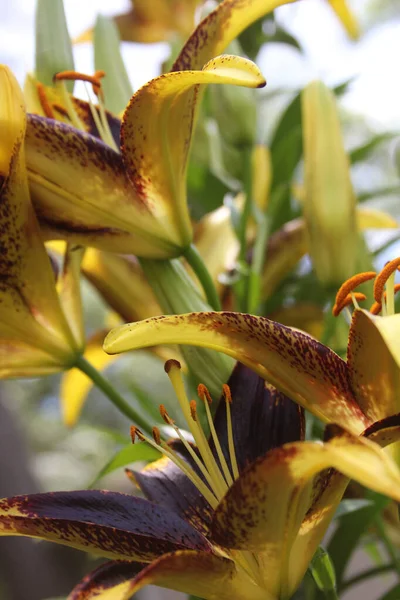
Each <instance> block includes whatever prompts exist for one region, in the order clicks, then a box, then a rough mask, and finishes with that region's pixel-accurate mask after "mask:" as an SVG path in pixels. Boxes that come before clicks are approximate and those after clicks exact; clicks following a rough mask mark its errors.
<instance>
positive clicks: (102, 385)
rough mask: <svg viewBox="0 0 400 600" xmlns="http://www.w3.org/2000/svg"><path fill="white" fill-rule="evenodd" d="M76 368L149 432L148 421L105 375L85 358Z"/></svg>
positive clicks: (130, 418)
mask: <svg viewBox="0 0 400 600" xmlns="http://www.w3.org/2000/svg"><path fill="white" fill-rule="evenodd" d="M75 367H76V368H77V369H80V370H81V371H82V373H85V375H87V377H89V379H91V380H92V381H93V383H94V384H95V386H97V387H98V388H99V389H100V390H101V391H102V392H103V394H104V395H105V396H107V398H108V399H109V400H111V402H112V403H113V404H114V406H116V408H118V410H119V411H120V412H121V413H122V414H123V415H125V416H126V417H128V419H129V420H130V421H133V422H134V423H136V424H137V425H139V427H143V429H144V430H146V431H147V430H148V425H147V423H146V421H145V420H144V419H143V418H142V417H141V416H140V415H139V414H138V413H137V412H136V411H135V409H134V408H132V406H130V405H129V404H128V403H127V402H126V400H124V398H123V397H122V396H121V394H120V393H119V392H117V390H116V389H115V388H114V387H113V386H112V385H111V383H110V382H109V381H108V380H107V379H106V378H105V377H103V375H102V374H101V373H100V372H99V371H98V370H97V369H96V368H95V367H94V366H93V365H91V364H90V362H89V361H87V360H86V358H84V357H83V356H80V357H79V358H78V360H77V361H76V364H75Z"/></svg>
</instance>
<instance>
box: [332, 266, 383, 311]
mask: <svg viewBox="0 0 400 600" xmlns="http://www.w3.org/2000/svg"><path fill="white" fill-rule="evenodd" d="M375 277H376V273H375V271H366V272H365V273H357V275H353V277H350V278H349V279H347V280H346V281H345V282H344V283H343V284H342V285H341V286H340V288H339V290H338V293H337V294H336V298H335V304H334V306H333V308H332V314H333V316H334V317H337V316H338V315H339V314H340V312H341V311H342V309H343V308H344V307H345V306H347V304H343V303H344V302H345V301H346V300H347V298H348V295H349V294H351V292H353V291H354V290H355V289H356V288H357V287H358V286H359V285H361V284H362V283H365V282H366V281H370V280H371V279H374V278H375ZM350 297H351V296H350Z"/></svg>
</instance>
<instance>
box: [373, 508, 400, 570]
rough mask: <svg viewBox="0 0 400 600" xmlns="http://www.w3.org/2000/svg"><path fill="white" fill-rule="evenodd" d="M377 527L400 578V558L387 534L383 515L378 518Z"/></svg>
mask: <svg viewBox="0 0 400 600" xmlns="http://www.w3.org/2000/svg"><path fill="white" fill-rule="evenodd" d="M375 526H376V528H377V530H378V534H379V537H380V538H381V540H382V542H383V544H384V546H385V548H386V552H387V553H388V555H389V558H390V559H391V561H392V563H393V566H394V569H395V570H396V571H397V574H398V575H399V576H400V557H399V556H398V554H397V551H396V548H395V547H394V546H393V544H392V542H391V540H390V539H389V537H388V535H387V533H386V529H385V525H384V522H383V519H382V516H381V515H379V516H378V517H377V518H376V520H375Z"/></svg>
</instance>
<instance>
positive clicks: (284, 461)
mask: <svg viewBox="0 0 400 600" xmlns="http://www.w3.org/2000/svg"><path fill="white" fill-rule="evenodd" d="M333 432H334V433H335V437H333V438H332V439H330V440H329V441H328V442H325V443H319V442H298V443H292V444H286V445H285V446H283V447H281V448H276V449H274V450H271V451H270V452H268V453H267V454H266V455H265V456H264V457H261V458H260V459H258V460H257V461H256V462H255V463H253V464H252V465H251V466H250V467H249V468H248V469H246V471H245V472H244V473H243V474H242V475H241V477H240V478H239V479H238V480H237V481H236V482H235V483H234V484H233V486H232V487H231V488H230V490H229V491H228V493H227V494H226V496H225V498H224V499H223V500H222V501H221V503H220V505H219V506H218V507H217V509H216V511H215V513H214V519H213V524H212V528H211V539H213V540H214V541H215V542H217V543H218V544H221V545H222V546H223V547H227V548H237V549H246V550H254V551H257V552H258V553H261V560H262V566H263V567H264V568H263V569H262V571H263V572H264V573H265V584H266V586H267V587H268V589H269V591H270V592H271V593H273V594H276V596H277V597H290V596H291V594H292V593H293V592H294V589H293V588H291V587H290V585H291V584H290V581H291V577H290V574H289V572H288V570H289V566H290V565H289V560H288V559H289V556H290V551H291V546H292V544H293V543H294V542H295V539H296V535H297V534H298V532H299V529H300V527H301V523H302V521H303V519H304V517H305V515H306V514H307V512H308V510H309V509H310V506H312V505H313V504H315V501H316V498H317V497H318V491H319V493H323V490H324V487H325V485H326V480H324V478H321V479H320V480H319V484H318V486H319V490H318V487H317V488H316V487H315V483H314V482H313V480H314V478H315V476H316V475H318V473H320V472H321V471H325V470H326V469H328V468H330V467H334V468H335V469H337V470H339V471H340V472H341V473H343V474H344V475H345V476H346V477H351V478H354V479H355V480H356V481H358V482H360V483H362V484H363V485H366V486H368V487H370V488H371V489H373V490H375V491H378V492H380V493H384V494H386V495H389V496H390V497H392V498H394V499H396V500H398V499H399V498H400V471H399V469H398V468H397V467H396V465H395V463H394V462H393V461H392V460H391V459H390V458H389V457H388V456H387V455H386V454H385V452H384V451H383V450H382V449H381V448H379V446H378V445H377V444H374V443H373V442H371V441H369V440H366V439H364V438H359V437H356V436H353V435H352V434H349V433H348V432H345V431H344V430H340V428H338V427H335V428H334V430H333ZM317 482H318V479H317ZM313 483H314V484H313ZM336 483H337V485H338V490H340V491H341V492H343V491H344V487H345V482H344V481H341V480H338V481H337V482H336ZM325 500H326V501H327V505H326V507H325V508H326V511H329V514H332V510H333V508H334V506H335V505H336V503H337V502H338V501H339V500H340V497H339V496H338V495H336V494H335V490H334V489H332V490H330V494H329V497H328V498H325ZM320 509H322V507H320ZM320 516H321V515H320ZM317 524H318V523H317ZM327 524H328V523H327V522H326V521H325V523H324V526H323V527H321V528H320V534H321V535H323V533H324V530H325V528H326V526H327ZM311 525H312V523H308V526H311ZM318 541H320V540H316V539H315V537H314V539H313V540H312V544H310V546H308V547H307V546H306V547H304V546H303V548H302V550H303V551H304V552H305V551H306V550H307V549H308V551H310V552H311V553H310V554H309V555H308V559H309V560H310V559H311V557H312V554H313V553H314V551H315V544H316V543H318ZM309 560H308V561H307V560H304V563H303V566H304V568H306V567H307V564H308V562H309ZM303 574H304V573H302V574H300V575H303ZM295 580H296V585H297V584H298V582H299V574H296V577H295Z"/></svg>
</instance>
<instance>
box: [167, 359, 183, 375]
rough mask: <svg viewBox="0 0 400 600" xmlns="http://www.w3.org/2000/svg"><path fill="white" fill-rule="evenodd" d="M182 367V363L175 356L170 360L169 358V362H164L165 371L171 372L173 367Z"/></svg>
mask: <svg viewBox="0 0 400 600" xmlns="http://www.w3.org/2000/svg"><path fill="white" fill-rule="evenodd" d="M173 368H175V369H181V368H182V367H181V363H180V362H179V360H175V359H174V358H170V359H169V360H167V362H166V363H165V364H164V371H165V372H166V373H169V372H170V370H171V369H173Z"/></svg>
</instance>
